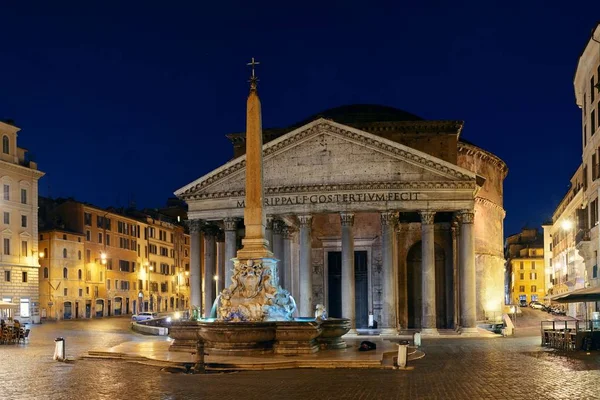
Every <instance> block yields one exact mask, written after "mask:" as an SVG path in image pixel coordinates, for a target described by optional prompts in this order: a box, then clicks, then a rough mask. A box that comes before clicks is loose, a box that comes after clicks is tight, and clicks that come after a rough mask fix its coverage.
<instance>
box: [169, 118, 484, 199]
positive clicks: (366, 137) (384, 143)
mask: <svg viewBox="0 0 600 400" xmlns="http://www.w3.org/2000/svg"><path fill="white" fill-rule="evenodd" d="M315 122H316V121H315ZM309 125H310V124H309ZM322 132H329V133H333V134H337V135H340V136H343V137H345V138H346V139H350V140H352V141H354V142H357V143H361V144H363V145H365V146H368V147H371V148H377V149H378V150H379V151H382V152H385V153H388V154H391V155H395V156H399V157H400V158H403V159H405V160H408V161H412V162H414V163H417V164H420V165H423V166H425V167H428V168H430V169H433V170H436V171H438V172H439V173H442V174H445V175H447V176H451V177H453V178H456V179H460V180H465V181H470V180H472V179H473V178H472V177H471V176H469V175H466V174H463V173H462V172H460V171H459V170H458V169H462V167H459V166H456V169H454V168H452V165H450V164H449V163H442V162H437V161H435V160H432V159H430V158H428V157H426V156H425V155H420V154H417V151H416V150H415V151H414V152H412V151H411V150H410V148H408V147H406V146H404V145H401V144H397V143H393V142H390V141H389V140H387V139H385V138H382V137H378V136H375V135H373V134H370V133H368V132H362V133H361V132H356V131H354V130H350V129H344V128H342V127H341V126H338V124H336V123H331V122H328V121H326V120H321V122H320V123H314V124H313V125H312V126H309V127H308V128H306V129H301V130H296V131H293V132H289V133H288V134H287V135H288V136H285V135H284V136H282V137H281V138H279V139H277V140H274V141H273V142H270V143H268V144H266V145H265V147H264V149H263V157H265V158H266V157H268V156H269V155H271V154H274V153H277V152H279V151H281V150H282V149H284V148H286V147H288V146H290V145H291V144H293V143H295V142H298V141H301V140H302V139H305V138H307V137H310V136H313V135H318V134H320V133H322ZM245 165H246V158H245V156H242V157H240V158H239V159H238V161H232V162H231V164H230V165H229V166H227V167H225V166H224V167H225V168H222V169H218V170H216V171H215V173H213V174H209V175H208V176H206V177H205V178H204V179H202V178H201V179H202V180H200V181H199V182H198V183H197V184H195V185H194V184H191V185H188V186H187V187H185V188H184V189H185V190H183V192H179V191H178V192H177V193H178V196H179V197H180V198H184V199H185V198H196V197H192V196H193V193H194V192H197V191H198V190H200V189H203V188H205V187H207V186H209V185H211V184H212V183H214V182H216V181H218V180H221V179H222V178H224V177H225V176H228V175H231V174H233V173H235V172H237V171H239V170H240V169H241V168H244V167H245Z"/></svg>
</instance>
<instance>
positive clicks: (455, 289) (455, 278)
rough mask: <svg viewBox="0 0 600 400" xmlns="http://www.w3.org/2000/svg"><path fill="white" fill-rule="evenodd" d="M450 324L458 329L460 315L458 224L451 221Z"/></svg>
mask: <svg viewBox="0 0 600 400" xmlns="http://www.w3.org/2000/svg"><path fill="white" fill-rule="evenodd" d="M450 229H451V230H452V304H453V309H452V314H453V315H452V323H453V325H454V329H456V328H458V326H459V320H458V316H459V315H460V305H459V304H460V298H459V295H460V282H459V275H458V237H459V232H458V222H457V221H452V227H451V228H450Z"/></svg>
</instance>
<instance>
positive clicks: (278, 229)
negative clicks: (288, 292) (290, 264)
mask: <svg viewBox="0 0 600 400" xmlns="http://www.w3.org/2000/svg"><path fill="white" fill-rule="evenodd" d="M284 228H285V222H283V221H282V220H279V219H276V220H273V246H272V249H273V250H272V251H273V257H275V258H276V259H277V260H278V262H277V283H278V284H279V285H281V282H282V279H281V278H282V274H283V271H282V270H283V229H284Z"/></svg>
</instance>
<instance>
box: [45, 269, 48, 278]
mask: <svg viewBox="0 0 600 400" xmlns="http://www.w3.org/2000/svg"><path fill="white" fill-rule="evenodd" d="M44 279H48V267H44Z"/></svg>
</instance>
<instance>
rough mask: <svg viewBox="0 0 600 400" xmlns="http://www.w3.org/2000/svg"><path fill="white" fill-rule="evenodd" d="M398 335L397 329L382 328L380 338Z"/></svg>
mask: <svg viewBox="0 0 600 400" xmlns="http://www.w3.org/2000/svg"><path fill="white" fill-rule="evenodd" d="M396 335H398V329H396V328H381V333H380V336H396Z"/></svg>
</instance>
